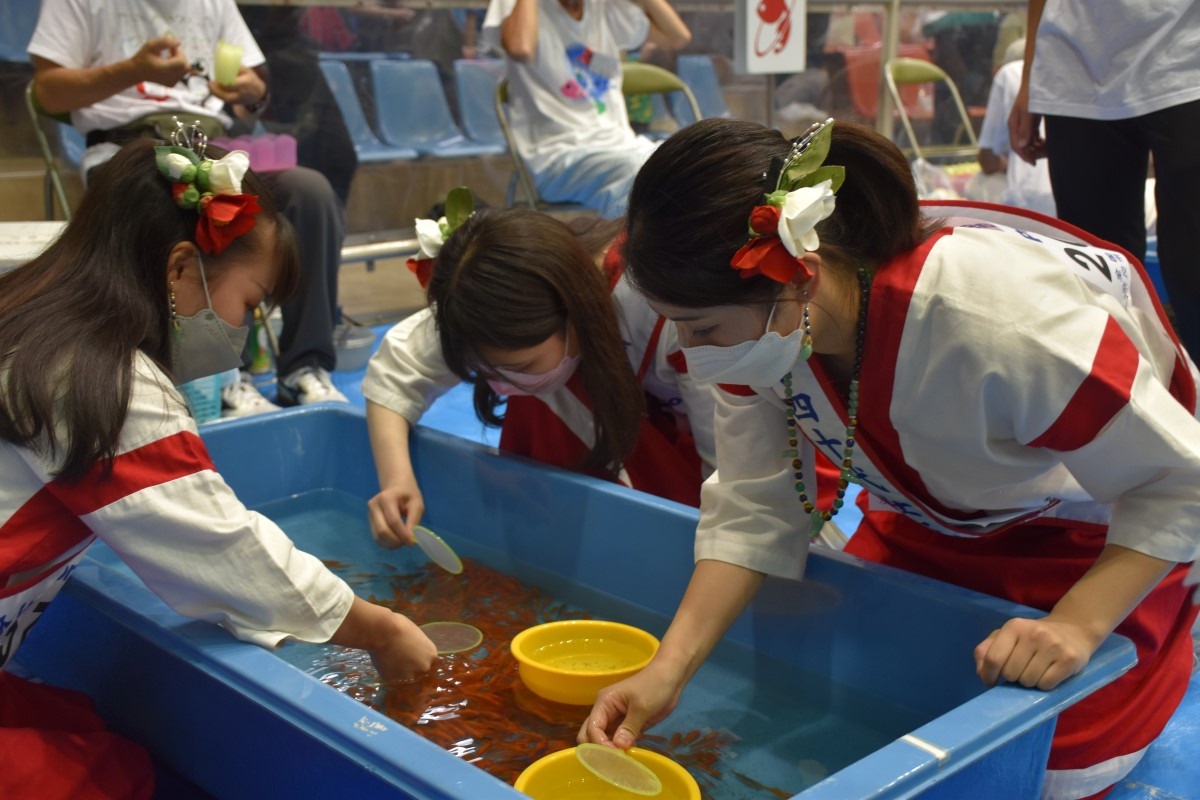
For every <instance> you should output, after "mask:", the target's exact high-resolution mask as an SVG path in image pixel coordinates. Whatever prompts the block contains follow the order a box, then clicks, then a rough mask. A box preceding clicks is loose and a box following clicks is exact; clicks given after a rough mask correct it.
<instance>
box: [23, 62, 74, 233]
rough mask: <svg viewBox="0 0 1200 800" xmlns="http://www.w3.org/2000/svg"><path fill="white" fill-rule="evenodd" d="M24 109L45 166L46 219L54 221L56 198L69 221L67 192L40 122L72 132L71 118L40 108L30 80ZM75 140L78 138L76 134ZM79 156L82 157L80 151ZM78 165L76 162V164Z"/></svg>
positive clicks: (44, 196)
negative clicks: (46, 122) (47, 120)
mask: <svg viewBox="0 0 1200 800" xmlns="http://www.w3.org/2000/svg"><path fill="white" fill-rule="evenodd" d="M25 108H26V110H27V111H28V112H29V121H30V123H31V124H32V126H33V135H34V137H35V138H36V139H37V143H38V147H39V148H41V151H42V160H43V161H44V162H45V164H46V174H45V176H44V177H43V178H42V196H43V198H44V202H45V214H46V219H48V220H52V219H54V200H55V198H57V199H58V205H59V208H61V209H62V212H63V219H65V220H68V221H70V219H71V204H70V203H69V202H68V201H67V191H66V189H65V188H63V182H62V175H60V174H59V171H58V159H57V158H56V157H55V155H54V150H53V148H51V147H50V140H49V138H47V136H46V131H45V129H44V128H42V120H43V118H44V119H49V120H53V121H54V123H55V125H56V126H57V127H58V128H60V129H62V128H70V129H71V130H72V131H74V130H75V129H74V128H73V127H72V126H71V116H70V114H51V113H50V112H48V111H46V110H45V109H44V108H42V104H41V103H39V102H38V99H37V87H36V85H35V81H32V80H31V81H30V82H29V83H28V84H27V85H26V86H25ZM76 138H80V137H79V136H78V133H76ZM79 154H80V155H82V150H81V151H80V152H79ZM78 163H79V162H78V161H76V164H78Z"/></svg>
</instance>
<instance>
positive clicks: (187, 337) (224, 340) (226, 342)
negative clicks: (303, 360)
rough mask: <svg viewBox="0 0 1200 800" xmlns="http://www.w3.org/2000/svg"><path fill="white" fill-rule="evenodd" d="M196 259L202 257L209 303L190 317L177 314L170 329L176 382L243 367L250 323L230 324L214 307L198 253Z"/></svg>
mask: <svg viewBox="0 0 1200 800" xmlns="http://www.w3.org/2000/svg"><path fill="white" fill-rule="evenodd" d="M196 259H197V261H200V282H201V283H202V284H203V285H204V300H205V302H206V303H208V306H207V307H206V308H203V309H201V310H200V311H198V312H196V313H195V314H193V315H192V316H190V317H180V316H176V317H175V323H176V325H175V326H174V327H175V329H174V330H172V331H171V374H172V376H173V377H174V379H175V384H176V385H179V384H181V383H187V382H188V381H194V380H196V379H198V378H205V377H208V376H209V375H216V374H217V373H219V372H226V371H228V370H231V369H236V368H237V367H240V366H241V365H242V349H243V348H244V347H245V346H246V337H247V336H248V335H249V334H250V329H249V328H248V327H247V326H245V325H242V326H240V327H239V326H237V325H230V324H229V323H228V322H226V321H225V320H223V319H221V318H220V317H219V316H218V315H217V312H216V311H213V307H212V297H211V296H210V295H209V293H208V280H207V279H206V278H205V277H204V262H203V261H202V260H200V254H199V253H197V254H196Z"/></svg>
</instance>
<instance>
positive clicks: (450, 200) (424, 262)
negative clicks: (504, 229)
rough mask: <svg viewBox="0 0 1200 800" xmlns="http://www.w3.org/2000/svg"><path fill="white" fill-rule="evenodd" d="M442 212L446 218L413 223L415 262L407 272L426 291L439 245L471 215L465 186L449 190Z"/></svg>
mask: <svg viewBox="0 0 1200 800" xmlns="http://www.w3.org/2000/svg"><path fill="white" fill-rule="evenodd" d="M445 209H446V216H444V217H441V218H439V219H436V220H433V219H417V220H413V221H414V222H415V223H416V227H417V247H418V250H417V255H416V257H415V258H410V259H408V271H409V272H411V273H412V274H413V275H416V276H417V282H418V283H420V284H421V288H422V289H428V288H429V280H430V278H432V277H433V264H434V259H436V258H437V257H438V253H440V252H442V245H444V244H445V243H446V240H447V239H449V238H450V234H452V233H454V232H455V231H456V230H458V227H459V226H460V225H462V224H463V223H464V222H466V221H467V218H468V217H470V216H471V214H472V213H474V211H475V198H474V196H473V195H472V194H471V190H470V189H468V188H467V187H465V186H458V187H455V188H454V189H451V190H450V194H448V195H446V203H445Z"/></svg>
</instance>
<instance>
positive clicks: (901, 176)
mask: <svg viewBox="0 0 1200 800" xmlns="http://www.w3.org/2000/svg"><path fill="white" fill-rule="evenodd" d="M789 146H790V145H789V142H788V141H787V140H786V139H784V138H783V136H782V135H781V134H780V133H779V132H778V131H775V130H772V129H770V128H764V127H763V126H761V125H758V124H755V123H753V122H744V121H739V120H729V119H706V120H701V121H700V122H697V123H695V124H693V125H689V126H688V127H687V128H684V129H683V130H682V131H680V132H678V133H676V134H675V135H674V136H672V137H671V138H670V139H668V140H667V141H666V142H664V143H663V144H662V145H661V146H660V147H659V148H658V150H656V151H655V152H654V154H653V155H651V156H650V158H649V160H647V162H646V164H645V165H644V166H643V167H642V169H641V171H640V172H639V173H638V175H637V178H636V179H635V180H634V182H633V188H632V190H631V191H630V194H629V208H628V212H627V228H626V229H627V231H628V234H629V239H628V241H627V242H626V244H625V258H626V261H627V267H626V271H627V273H628V274H629V276H630V278H631V279H632V280H633V282H634V284H635V285H636V286H637V287H638V289H639V290H640V291H642V292H643V293H645V294H646V295H648V296H650V297H652V298H655V299H658V300H661V301H663V302H665V303H670V304H671V305H678V306H684V307H691V308H701V307H707V306H719V305H751V304H756V303H769V302H771V301H773V300H774V299H775V298H776V297H777V296H778V295H779V292H780V290H781V289H782V288H783V285H782V284H780V283H777V282H776V281H774V280H772V279H770V278H768V277H765V276H756V277H753V278H749V279H744V278H742V276H741V274H740V273H739V272H738V271H737V270H735V269H732V268H731V267H730V266H729V261H730V259H731V258H732V257H733V255H734V253H735V252H737V250H738V248H740V247H741V246H742V245H744V244H746V240H747V224H748V221H749V219H750V212H751V210H752V209H753V208H754V206H756V205H759V204H760V203H762V202H763V195H764V193H766V192H769V191H771V190H773V189H774V188H775V187H774V186H770V187H765V186H764V175H766V174H767V173H768V172H769V170H770V166H771V160H772V159H773V158H778V159H782V158H784V157H785V156H786V155H787V152H788V148H789ZM825 163H827V164H837V165H841V166H843V167H845V168H846V180H845V183H844V184H842V187H841V189H840V190H839V191H838V193H837V205H836V208H835V210H834V212H833V215H832V216H830V217H829V218H828V219H826V220H824V221H822V222H821V223H820V224H818V225H817V233H818V235H819V236H820V239H821V246H820V250H819V251H818V252H819V253H820V254H821V257H822V260H823V262H824V263H826V264H827V265H830V266H832V267H833V268H834V269H836V270H839V271H840V272H842V273H843V274H845V275H847V276H850V278H851V280H853V275H854V270H856V269H857V268H858V267H859V266H863V267H865V268H866V269H867V271H868V272H871V271H873V270H874V269H875V268H876V267H878V266H879V265H880V264H882V263H883V262H885V261H887V260H888V259H890V258H892V257H893V256H895V255H898V254H900V253H903V252H906V251H908V250H911V249H913V248H914V247H916V246H917V245H918V244H919V243H920V242H921V241H923V240H924V238H925V237H926V236H927V235H928V234H929V232H930V227H926V226H925V225H924V224H923V222H922V219H921V213H920V206H919V204H918V202H917V191H916V186H915V185H914V183H913V178H912V172H911V170H910V169H909V166H908V162H907V160H906V159H905V158H904V155H903V153H901V152H900V150H899V149H898V148H897V147H896V146H895V145H894V144H892V143H891V142H890V141H888V140H887V139H886V138H885V137H884V136H881V135H880V134H879V133H877V132H876V131H875V130H874V129H873V128H870V127H867V126H865V125H858V124H855V123H852V122H837V123H836V124H835V125H834V127H833V135H832V143H831V146H830V150H829V156H828V157H827V158H826V160H825Z"/></svg>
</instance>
